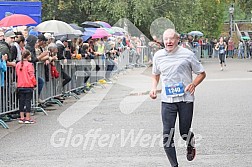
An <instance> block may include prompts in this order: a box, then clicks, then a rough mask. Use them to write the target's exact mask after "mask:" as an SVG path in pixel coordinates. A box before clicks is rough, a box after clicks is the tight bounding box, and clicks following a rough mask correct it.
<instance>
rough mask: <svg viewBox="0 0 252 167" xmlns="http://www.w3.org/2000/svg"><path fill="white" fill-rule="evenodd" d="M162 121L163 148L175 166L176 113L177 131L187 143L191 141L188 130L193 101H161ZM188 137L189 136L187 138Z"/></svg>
mask: <svg viewBox="0 0 252 167" xmlns="http://www.w3.org/2000/svg"><path fill="white" fill-rule="evenodd" d="M161 114H162V122H163V144H164V150H165V153H166V155H167V157H168V160H169V161H170V164H171V165H172V166H177V165H178V161H177V155H176V150H175V145H174V140H173V138H174V130H175V123H176V118H177V114H178V116H179V131H180V135H181V137H182V138H183V140H185V141H187V145H189V143H190V142H191V139H192V137H193V136H194V134H193V133H192V132H191V131H190V128H191V123H192V117H193V102H189V103H187V102H177V103H165V102H162V108H161ZM188 137H189V138H188Z"/></svg>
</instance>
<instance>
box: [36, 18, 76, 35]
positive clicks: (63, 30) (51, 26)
mask: <svg viewBox="0 0 252 167" xmlns="http://www.w3.org/2000/svg"><path fill="white" fill-rule="evenodd" d="M34 30H36V31H39V32H52V33H55V34H74V33H76V32H75V30H74V29H73V28H72V27H71V26H70V25H69V24H67V23H65V22H63V21H59V20H48V21H44V22H42V23H40V24H39V25H37V26H36V27H35V28H34Z"/></svg>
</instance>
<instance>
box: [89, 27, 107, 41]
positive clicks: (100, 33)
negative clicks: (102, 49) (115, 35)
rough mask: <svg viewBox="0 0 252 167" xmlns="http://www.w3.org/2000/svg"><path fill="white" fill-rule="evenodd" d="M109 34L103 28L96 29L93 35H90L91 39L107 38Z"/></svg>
mask: <svg viewBox="0 0 252 167" xmlns="http://www.w3.org/2000/svg"><path fill="white" fill-rule="evenodd" d="M109 36H111V34H109V33H108V32H107V31H106V30H104V29H103V28H97V29H96V31H95V33H94V34H93V35H92V38H93V39H95V38H103V37H109Z"/></svg>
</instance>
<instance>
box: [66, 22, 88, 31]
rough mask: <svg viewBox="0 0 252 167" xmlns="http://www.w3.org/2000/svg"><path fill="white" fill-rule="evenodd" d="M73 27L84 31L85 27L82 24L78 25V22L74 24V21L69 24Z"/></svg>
mask: <svg viewBox="0 0 252 167" xmlns="http://www.w3.org/2000/svg"><path fill="white" fill-rule="evenodd" d="M69 25H70V26H71V27H72V28H73V29H75V30H80V31H82V32H83V31H84V28H83V27H80V26H78V25H77V24H74V23H72V24H69Z"/></svg>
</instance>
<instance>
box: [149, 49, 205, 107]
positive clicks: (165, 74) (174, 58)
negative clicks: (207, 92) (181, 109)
mask: <svg viewBox="0 0 252 167" xmlns="http://www.w3.org/2000/svg"><path fill="white" fill-rule="evenodd" d="M204 71H205V70H204V68H203V66H202V64H201V63H200V62H199V61H198V59H197V58H196V56H195V54H194V53H193V52H192V51H190V50H188V49H186V48H183V47H181V46H178V47H177V48H176V50H175V51H174V52H172V53H168V52H167V51H166V49H161V50H159V51H157V52H156V53H155V55H154V58H153V68H152V73H153V74H154V75H160V79H161V82H162V92H161V101H162V102H167V103H175V102H181V101H183V102H193V101H194V95H190V92H184V94H183V95H181V94H180V95H174V96H170V95H167V91H166V88H167V87H168V85H176V84H178V83H182V85H183V87H184V88H185V87H186V86H187V85H189V84H190V83H192V80H193V77H192V72H193V73H195V74H200V73H202V72H204Z"/></svg>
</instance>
